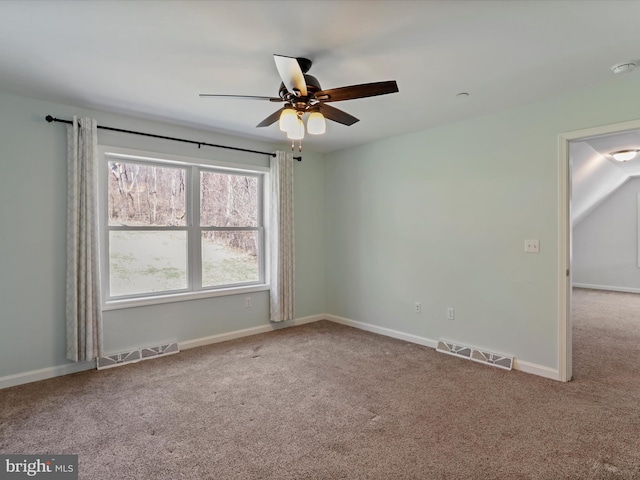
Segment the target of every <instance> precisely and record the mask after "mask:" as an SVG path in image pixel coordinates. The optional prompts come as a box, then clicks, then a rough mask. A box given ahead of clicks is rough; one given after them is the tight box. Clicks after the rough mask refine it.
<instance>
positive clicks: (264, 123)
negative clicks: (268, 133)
mask: <svg viewBox="0 0 640 480" xmlns="http://www.w3.org/2000/svg"><path fill="white" fill-rule="evenodd" d="M282 110H284V107H282V108H281V109H280V110H276V111H275V112H273V113H272V114H271V115H269V116H268V117H267V118H265V119H264V120H262V121H261V122H260V123H259V124H258V125H256V127H268V126H269V125H271V124H272V123H275V122H277V121H278V120H279V119H280V114H281V113H282Z"/></svg>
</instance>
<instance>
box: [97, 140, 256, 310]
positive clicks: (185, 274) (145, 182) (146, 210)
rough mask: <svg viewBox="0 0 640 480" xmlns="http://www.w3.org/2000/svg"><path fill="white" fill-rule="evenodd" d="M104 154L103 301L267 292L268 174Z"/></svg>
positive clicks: (107, 150) (119, 151)
mask: <svg viewBox="0 0 640 480" xmlns="http://www.w3.org/2000/svg"><path fill="white" fill-rule="evenodd" d="M101 150H102V152H101V153H102V155H101V158H102V161H101V164H100V175H99V179H100V182H101V184H100V187H101V196H100V199H101V201H100V212H101V218H100V225H101V230H102V232H101V241H102V246H101V260H102V261H101V265H102V271H103V273H102V280H103V292H104V299H105V302H106V304H108V303H109V302H116V303H118V302H120V303H122V302H121V301H124V300H127V302H125V303H126V304H127V305H130V304H131V303H135V302H132V301H135V300H140V299H145V300H146V301H145V302H144V303H155V302H156V301H158V300H162V299H163V298H164V299H165V301H167V300H175V299H176V298H177V299H180V298H182V297H185V298H191V297H193V295H194V294H200V296H210V295H215V294H217V295H219V294H223V293H230V290H231V289H232V291H231V293H237V291H238V290H239V289H242V288H254V289H255V287H256V286H258V287H259V286H262V287H266V285H265V272H264V265H265V261H264V257H265V240H264V239H265V227H264V212H263V210H264V204H265V202H264V200H263V190H264V188H263V185H264V177H265V176H266V169H260V168H259V167H255V170H254V169H251V170H249V169H247V170H240V169H238V168H237V167H236V168H230V167H229V166H225V165H203V164H199V163H195V162H196V161H198V160H193V159H184V158H180V159H179V160H178V159H177V157H173V156H165V155H163V156H159V155H158V156H156V157H157V158H156V157H153V156H148V155H149V154H145V155H144V156H142V155H140V153H142V152H130V151H124V152H128V153H122V152H123V150H122V149H113V148H110V147H103V148H102V149H101ZM262 289H264V288H262ZM241 291H242V290H241ZM138 303H139V302H138Z"/></svg>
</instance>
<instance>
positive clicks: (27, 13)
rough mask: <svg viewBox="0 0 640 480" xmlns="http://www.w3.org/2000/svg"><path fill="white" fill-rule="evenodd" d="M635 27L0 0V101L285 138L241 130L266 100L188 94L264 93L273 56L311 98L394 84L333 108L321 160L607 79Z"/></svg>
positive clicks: (635, 11)
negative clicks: (314, 87) (314, 91)
mask: <svg viewBox="0 0 640 480" xmlns="http://www.w3.org/2000/svg"><path fill="white" fill-rule="evenodd" d="M637 18H640V2H637V1H626V0H622V1H616V0H549V1H547V0H530V1H526V0H525V1H506V0H497V1H485V0H459V1H450V0H442V1H438V0H434V1H402V0H389V1H375V0H367V1H364V0H362V1H361V0H354V1H349V0H344V1H332V0H315V1H310V0H309V1H304V0H297V1H267V0H259V1H248V0H246V1H235V0H234V1H221V0H219V1H191V0H182V1H172V0H165V1H155V0H144V1H143V0H131V1H119V0H111V1H98V0H84V1H75V0H71V1H67V0H65V1H63V0H30V1H24V0H2V1H0V91H2V92H5V93H13V94H18V95H25V96H31V97H35V98H42V99H45V100H50V101H54V102H60V103H66V104H71V105H77V106H80V107H89V108H97V109H100V110H106V111H113V112H118V113H125V114H133V115H138V116H145V117H148V118H153V119H159V120H166V121H169V122H172V123H179V124H183V125H187V126H193V127H197V128H203V129H209V130H215V131H219V132H223V133H230V134H233V135H238V136H243V137H250V138H255V139H258V140H267V141H274V142H283V143H284V142H285V140H284V135H283V134H282V133H281V132H280V131H279V130H278V128H277V126H276V125H272V126H271V127H267V128H260V129H257V128H255V126H256V125H257V124H258V123H259V122H260V121H261V120H262V119H263V118H265V117H266V116H268V115H269V114H271V113H272V112H273V111H275V110H276V109H277V105H274V104H272V103H269V102H259V101H251V100H227V99H225V100H222V99H215V100H214V99H202V98H199V97H198V94H199V93H218V94H241V95H264V96H275V95H277V92H278V87H279V84H280V79H279V77H278V74H277V71H276V68H275V65H274V62H273V58H272V54H274V53H277V54H282V55H288V56H296V57H307V58H309V59H311V60H312V61H313V66H312V68H311V71H310V73H311V74H312V75H314V76H316V77H317V78H318V79H319V80H320V82H321V85H322V87H323V88H334V87H340V86H345V85H353V84H359V83H367V82H374V81H383V80H391V79H395V80H397V82H398V86H399V88H400V92H399V93H397V94H393V95H387V96H384V97H373V98H367V99H360V100H352V101H346V102H340V103H339V104H337V105H336V104H334V105H335V106H337V107H338V108H341V109H343V110H345V111H347V112H349V113H351V114H352V115H355V116H356V117H358V118H360V119H361V121H360V122H358V123H356V124H355V125H353V126H351V127H345V126H342V125H339V124H335V123H330V124H329V126H328V132H327V133H326V134H325V135H323V136H320V137H316V138H310V136H307V138H305V141H304V142H305V145H307V146H308V147H310V148H311V149H313V150H317V151H320V152H330V151H333V150H337V149H341V148H345V147H349V146H353V145H358V144H362V143H366V142H370V141H372V140H376V139H381V138H385V137H389V136H393V135H398V134H401V133H405V132H411V131H418V130H422V129H425V128H429V127H433V126H436V125H441V124H445V123H451V122H454V121H458V120H461V119H465V118H469V117H473V116H478V115H482V114H486V113H491V112H496V111H499V110H503V109H507V108H511V107H515V106H518V105H524V104H527V103H532V102H536V101H540V100H544V99H548V98H552V97H554V96H557V95H560V94H563V93H565V92H568V91H571V90H575V89H580V88H586V87H589V86H592V85H595V84H598V83H602V82H607V81H615V77H614V76H613V74H612V73H611V71H610V67H611V66H612V65H613V64H616V63H619V62H623V61H628V60H635V59H638V57H640V47H639V46H640V29H639V28H633V27H632V26H629V25H632V24H633V21H634V19H637ZM615 25H623V26H624V28H609V27H610V26H615ZM633 74H635V73H632V75H633ZM460 92H468V93H470V96H468V97H466V98H460V97H457V96H456V94H458V93H460ZM42 113H43V115H45V114H47V113H51V114H53V115H55V113H56V112H42Z"/></svg>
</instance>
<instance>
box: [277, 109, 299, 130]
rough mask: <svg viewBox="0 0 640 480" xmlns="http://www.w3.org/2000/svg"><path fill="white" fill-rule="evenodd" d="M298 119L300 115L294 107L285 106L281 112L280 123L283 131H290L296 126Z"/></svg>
mask: <svg viewBox="0 0 640 480" xmlns="http://www.w3.org/2000/svg"><path fill="white" fill-rule="evenodd" d="M297 121H298V116H297V115H296V111H295V110H294V109H293V108H285V109H284V110H282V113H281V114H280V121H279V122H278V125H279V126H280V130H281V131H283V132H288V131H289V130H291V129H292V128H295V126H296V122H297Z"/></svg>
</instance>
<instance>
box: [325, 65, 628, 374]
mask: <svg viewBox="0 0 640 480" xmlns="http://www.w3.org/2000/svg"><path fill="white" fill-rule="evenodd" d="M638 92H640V75H636V76H634V75H629V76H626V77H620V78H615V79H614V80H612V81H611V82H610V83H608V84H606V85H601V86H599V87H598V88H595V89H591V90H588V91H581V92H576V93H573V94H570V95H565V96H563V97H560V98H556V99H553V100H550V101H546V102H542V103H537V104H533V105H528V106H525V107H521V108H517V109H513V110H509V111H505V112H502V113H499V114H494V115H488V116H484V117H480V118H474V119H471V120H468V121H463V122H459V123H456V124H451V125H446V126H443V127H439V128H434V129H430V130H426V131H421V132H416V133H411V134H407V135H403V136H400V137H395V138H391V139H387V140H381V141H378V142H375V143H370V144H367V145H364V146H361V147H357V148H352V149H348V150H344V151H341V152H336V153H334V154H331V155H328V156H327V165H326V189H327V190H326V201H327V208H326V212H327V213H326V215H327V217H326V219H327V224H326V226H327V228H326V230H327V244H326V249H327V252H328V254H327V311H328V312H329V313H331V314H334V315H337V316H341V317H345V318H349V319H351V320H357V321H361V322H367V323H370V324H373V325H377V326H381V327H386V328H390V329H393V330H398V331H400V332H403V333H409V334H413V335H418V336H422V337H425V338H428V339H440V338H443V339H448V340H453V341H458V342H460V343H464V344H469V345H473V346H477V347H482V348H485V349H488V350H490V351H495V352H498V353H505V354H511V355H514V356H515V357H516V358H518V359H519V360H523V361H526V362H531V363H533V364H536V365H539V366H543V367H548V368H551V369H555V368H557V356H558V353H557V331H558V301H559V300H558V266H557V263H558V242H559V240H558V211H559V203H558V202H559V201H558V134H560V133H562V132H568V131H574V130H578V129H583V128H587V127H594V126H599V125H604V124H610V123H617V122H622V121H628V120H633V119H637V118H640V94H639V93H638ZM428 114H429V112H428V111H427V112H425V115H428ZM530 238H533V239H539V240H540V245H541V253H539V254H525V253H524V240H525V239H530ZM416 301H419V302H422V307H423V311H422V313H421V314H415V313H413V304H414V302H416ZM449 306H451V307H454V308H455V312H456V318H455V320H453V321H450V320H447V319H446V308H447V307H449Z"/></svg>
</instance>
